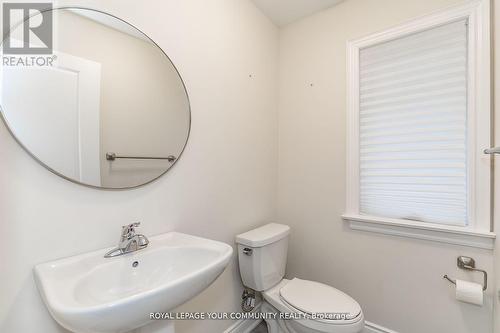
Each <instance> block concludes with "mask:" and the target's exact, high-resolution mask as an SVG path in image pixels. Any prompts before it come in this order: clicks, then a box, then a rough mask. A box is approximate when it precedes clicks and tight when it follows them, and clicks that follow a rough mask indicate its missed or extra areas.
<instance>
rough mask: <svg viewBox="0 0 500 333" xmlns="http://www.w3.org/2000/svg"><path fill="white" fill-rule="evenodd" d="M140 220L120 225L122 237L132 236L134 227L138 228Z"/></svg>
mask: <svg viewBox="0 0 500 333" xmlns="http://www.w3.org/2000/svg"><path fill="white" fill-rule="evenodd" d="M140 225H141V222H135V223H131V224H127V225H124V226H122V236H121V238H122V239H127V238H132V237H134V235H135V228H138V227H139V226H140Z"/></svg>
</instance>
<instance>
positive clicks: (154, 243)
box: [34, 232, 233, 333]
mask: <svg viewBox="0 0 500 333" xmlns="http://www.w3.org/2000/svg"><path fill="white" fill-rule="evenodd" d="M149 240H150V244H149V246H148V247H147V248H145V249H143V250H140V251H136V252H133V253H130V254H126V255H123V256H120V257H115V258H107V259H105V258H104V257H103V256H104V254H105V253H106V252H107V251H109V250H110V249H103V250H99V251H95V252H92V253H88V254H83V255H79V256H75V257H71V258H66V259H61V260H56V261H54V262H49V263H45V264H40V265H37V266H36V267H35V268H34V275H35V281H36V284H37V287H38V289H39V291H40V294H41V296H42V298H43V300H44V302H45V304H46V305H47V308H48V309H49V311H50V313H51V314H52V316H53V317H54V319H55V320H56V321H57V322H58V323H59V324H60V325H62V326H63V327H65V328H66V329H68V330H70V331H72V332H75V333H122V332H129V331H131V330H134V329H136V328H139V327H142V326H144V325H146V324H148V323H151V320H150V313H153V312H169V311H171V310H173V309H174V308H176V307H177V306H179V305H180V304H182V303H184V302H186V301H188V300H189V299H191V298H193V297H194V296H196V295H197V294H199V293H200V292H201V291H203V290H204V289H205V288H207V287H208V286H209V285H210V284H211V283H212V282H213V281H215V279H216V278H217V277H218V276H219V275H220V274H221V273H222V272H223V271H224V269H225V268H226V266H227V265H228V263H229V260H230V258H231V255H232V252H233V250H232V248H231V246H229V245H227V244H224V243H220V242H216V241H212V240H208V239H204V238H199V237H194V236H190V235H186V234H181V233H177V232H171V233H167V234H163V235H160V236H156V237H151V238H149ZM207 310H208V309H207ZM156 326H158V325H156Z"/></svg>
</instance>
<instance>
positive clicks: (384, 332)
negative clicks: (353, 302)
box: [363, 321, 398, 333]
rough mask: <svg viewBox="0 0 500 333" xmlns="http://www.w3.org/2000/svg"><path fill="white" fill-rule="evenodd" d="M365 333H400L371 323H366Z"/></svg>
mask: <svg viewBox="0 0 500 333" xmlns="http://www.w3.org/2000/svg"><path fill="white" fill-rule="evenodd" d="M363 333H398V332H396V331H393V330H390V329H388V328H385V327H383V326H380V325H377V324H374V323H371V322H369V321H365V330H364V331H363Z"/></svg>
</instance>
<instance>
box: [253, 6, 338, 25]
mask: <svg viewBox="0 0 500 333" xmlns="http://www.w3.org/2000/svg"><path fill="white" fill-rule="evenodd" d="M252 1H253V2H254V3H255V5H256V6H257V7H259V8H260V10H262V11H263V12H264V14H266V15H267V16H269V18H270V19H271V20H272V21H273V22H274V23H275V24H276V25H278V26H283V25H286V24H288V23H291V22H293V21H295V20H298V19H300V18H302V17H305V16H307V15H310V14H313V13H316V12H318V11H321V10H323V9H326V8H328V7H331V6H334V5H336V4H338V3H339V2H342V1H343V0H252Z"/></svg>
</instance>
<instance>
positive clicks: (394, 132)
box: [359, 20, 468, 226]
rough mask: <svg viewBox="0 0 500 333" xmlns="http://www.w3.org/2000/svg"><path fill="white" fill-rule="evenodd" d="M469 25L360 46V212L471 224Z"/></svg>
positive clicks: (463, 23)
mask: <svg viewBox="0 0 500 333" xmlns="http://www.w3.org/2000/svg"><path fill="white" fill-rule="evenodd" d="M467 30H468V29H467V20H461V21H457V22H453V23H448V24H446V25H442V26H439V27H435V28H432V29H428V30H425V31H423V32H419V33H415V34H412V35H408V36H405V37H402V38H398V39H396V40H392V41H389V42H385V43H381V44H377V45H374V46H370V47H367V48H364V49H361V50H360V60H359V65H360V68H359V69H360V101H359V102H360V109H359V110H360V114H359V116H360V118H359V122H360V124H359V126H360V127H359V130H360V133H359V135H360V137H359V138H360V141H359V143H360V147H359V148H360V154H359V158H360V174H359V183H360V192H359V193H360V198H359V200H360V202H359V204H360V213H362V214H368V215H373V216H383V217H390V218H397V219H409V220H417V221H424V222H433V223H440V224H448V225H462V226H465V225H467V224H468V193H467V192H468V185H467V184H468V181H467V168H468V166H467Z"/></svg>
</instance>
